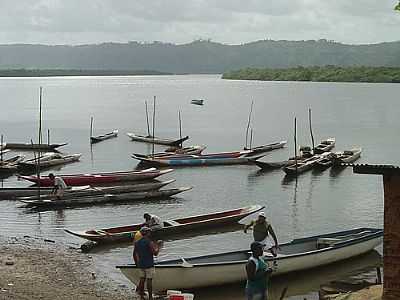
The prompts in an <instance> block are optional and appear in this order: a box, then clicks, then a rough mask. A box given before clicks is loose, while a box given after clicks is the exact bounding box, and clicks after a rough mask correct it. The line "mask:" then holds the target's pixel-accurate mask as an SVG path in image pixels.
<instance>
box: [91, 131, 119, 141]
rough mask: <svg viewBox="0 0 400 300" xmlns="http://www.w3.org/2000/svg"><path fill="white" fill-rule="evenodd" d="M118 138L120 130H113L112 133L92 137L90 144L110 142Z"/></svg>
mask: <svg viewBox="0 0 400 300" xmlns="http://www.w3.org/2000/svg"><path fill="white" fill-rule="evenodd" d="M117 136H118V130H116V129H115V130H113V131H111V132H108V133H105V134H101V135H96V136H91V137H90V142H91V143H92V144H95V143H98V142H101V141H104V140H108V139H111V138H114V137H117Z"/></svg>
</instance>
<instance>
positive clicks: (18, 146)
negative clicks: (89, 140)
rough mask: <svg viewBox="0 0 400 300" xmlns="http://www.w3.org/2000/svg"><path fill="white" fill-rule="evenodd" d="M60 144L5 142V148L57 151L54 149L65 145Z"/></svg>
mask: <svg viewBox="0 0 400 300" xmlns="http://www.w3.org/2000/svg"><path fill="white" fill-rule="evenodd" d="M67 144H68V143H62V144H24V143H6V144H5V149H11V150H35V151H38V150H40V151H57V150H56V149H57V148H59V147H62V146H65V145H67Z"/></svg>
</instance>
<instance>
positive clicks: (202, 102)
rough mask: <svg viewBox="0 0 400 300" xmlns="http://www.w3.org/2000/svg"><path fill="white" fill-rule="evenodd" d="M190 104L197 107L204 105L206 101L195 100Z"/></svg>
mask: <svg viewBox="0 0 400 300" xmlns="http://www.w3.org/2000/svg"><path fill="white" fill-rule="evenodd" d="M190 103H192V104H196V105H203V104H204V99H193V100H192V101H190Z"/></svg>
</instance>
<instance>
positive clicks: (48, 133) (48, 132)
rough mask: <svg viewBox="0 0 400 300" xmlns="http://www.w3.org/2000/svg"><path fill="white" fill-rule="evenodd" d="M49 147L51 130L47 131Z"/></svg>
mask: <svg viewBox="0 0 400 300" xmlns="http://www.w3.org/2000/svg"><path fill="white" fill-rule="evenodd" d="M47 145H50V129H47Z"/></svg>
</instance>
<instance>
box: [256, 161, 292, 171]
mask: <svg viewBox="0 0 400 300" xmlns="http://www.w3.org/2000/svg"><path fill="white" fill-rule="evenodd" d="M252 163H254V164H255V165H256V166H257V167H259V168H260V169H262V170H274V169H281V168H283V167H286V166H288V165H290V164H291V161H289V160H283V161H275V162H267V161H260V160H252ZM293 163H294V162H293Z"/></svg>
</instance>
